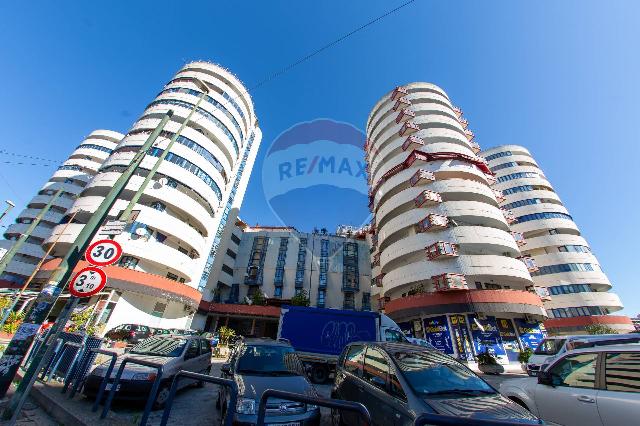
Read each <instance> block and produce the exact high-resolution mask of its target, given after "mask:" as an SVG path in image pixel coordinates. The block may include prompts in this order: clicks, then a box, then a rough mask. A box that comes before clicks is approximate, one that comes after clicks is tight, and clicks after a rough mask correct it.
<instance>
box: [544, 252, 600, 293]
mask: <svg viewBox="0 0 640 426" xmlns="http://www.w3.org/2000/svg"><path fill="white" fill-rule="evenodd" d="M536 259H537V258H536ZM533 279H534V280H535V282H536V285H540V286H544V287H549V286H553V285H564V284H591V285H595V287H596V288H598V289H599V288H607V289H608V288H611V282H610V281H609V279H608V278H607V276H606V275H605V274H604V273H603V272H600V271H571V272H558V273H556V274H546V275H534V277H533Z"/></svg>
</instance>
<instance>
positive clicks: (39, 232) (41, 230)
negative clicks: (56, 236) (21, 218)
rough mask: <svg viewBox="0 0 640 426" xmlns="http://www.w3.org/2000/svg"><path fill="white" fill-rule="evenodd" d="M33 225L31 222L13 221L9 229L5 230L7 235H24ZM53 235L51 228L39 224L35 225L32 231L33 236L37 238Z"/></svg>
mask: <svg viewBox="0 0 640 426" xmlns="http://www.w3.org/2000/svg"><path fill="white" fill-rule="evenodd" d="M30 226H31V224H30V223H29V224H27V223H12V224H11V225H9V226H8V227H7V230H6V231H4V234H5V235H22V234H24V233H25V232H27V229H28V228H29V227H30ZM49 235H51V228H46V227H44V226H42V225H41V224H39V225H38V226H36V227H35V229H34V230H33V232H31V236H33V237H37V238H42V239H45V238H48V237H49Z"/></svg>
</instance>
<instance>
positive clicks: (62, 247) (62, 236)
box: [42, 223, 84, 257]
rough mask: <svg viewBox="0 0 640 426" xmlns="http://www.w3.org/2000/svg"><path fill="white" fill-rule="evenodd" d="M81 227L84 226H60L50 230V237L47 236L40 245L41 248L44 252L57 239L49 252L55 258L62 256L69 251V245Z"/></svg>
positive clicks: (78, 224) (73, 224) (71, 224)
mask: <svg viewBox="0 0 640 426" xmlns="http://www.w3.org/2000/svg"><path fill="white" fill-rule="evenodd" d="M65 226H66V229H65ZM83 227H84V224H81V223H69V224H61V225H58V226H56V227H54V228H53V229H51V232H50V235H48V237H47V238H46V239H45V240H44V242H43V243H42V248H43V249H44V250H48V249H49V246H50V245H51V244H53V243H54V242H55V241H56V239H57V240H58V242H57V243H56V246H55V248H54V249H53V251H52V252H51V255H52V256H56V257H60V256H64V255H65V254H66V253H67V251H69V247H70V246H71V244H73V243H74V242H75V240H76V238H77V237H78V235H79V234H80V231H82V228H83ZM63 231H64V232H63ZM58 237H59V238H58Z"/></svg>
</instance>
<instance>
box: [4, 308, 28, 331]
mask: <svg viewBox="0 0 640 426" xmlns="http://www.w3.org/2000/svg"><path fill="white" fill-rule="evenodd" d="M23 319H24V312H11V313H10V314H9V317H7V320H6V321H5V323H4V327H3V328H2V330H3V331H4V332H5V333H9V334H13V333H15V332H16V330H17V329H18V327H20V324H22V320H23Z"/></svg>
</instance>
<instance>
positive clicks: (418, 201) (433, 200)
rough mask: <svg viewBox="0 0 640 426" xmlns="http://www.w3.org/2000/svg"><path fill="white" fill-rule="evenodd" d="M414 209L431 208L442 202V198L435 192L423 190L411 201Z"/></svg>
mask: <svg viewBox="0 0 640 426" xmlns="http://www.w3.org/2000/svg"><path fill="white" fill-rule="evenodd" d="M413 201H414V203H415V205H416V207H422V206H425V205H426V206H433V205H436V204H439V203H441V202H442V197H441V196H440V194H439V193H437V192H435V191H429V190H428V189H425V190H424V191H422V192H421V193H420V194H418V196H417V197H416V198H414V199H413Z"/></svg>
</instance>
